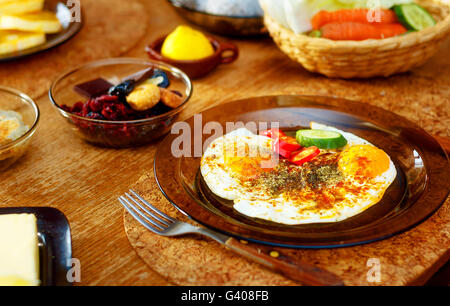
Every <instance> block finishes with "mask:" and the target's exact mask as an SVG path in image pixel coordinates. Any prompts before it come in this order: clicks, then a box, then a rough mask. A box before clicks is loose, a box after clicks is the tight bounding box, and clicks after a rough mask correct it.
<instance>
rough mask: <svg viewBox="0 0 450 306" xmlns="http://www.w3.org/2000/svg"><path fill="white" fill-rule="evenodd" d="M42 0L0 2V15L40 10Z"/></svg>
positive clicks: (42, 7) (42, 3)
mask: <svg viewBox="0 0 450 306" xmlns="http://www.w3.org/2000/svg"><path fill="white" fill-rule="evenodd" d="M43 9H44V0H11V1H1V2H0V15H3V14H24V13H29V12H37V11H42V10H43Z"/></svg>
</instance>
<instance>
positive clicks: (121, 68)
mask: <svg viewBox="0 0 450 306" xmlns="http://www.w3.org/2000/svg"><path fill="white" fill-rule="evenodd" d="M147 68H155V69H160V70H163V71H164V72H166V74H167V75H168V77H169V80H170V82H171V85H170V87H169V89H171V90H176V91H178V92H180V93H181V94H182V95H183V98H184V102H183V104H182V105H180V106H179V107H177V108H175V109H173V110H171V111H168V112H166V113H163V114H161V115H157V116H154V117H150V118H147V119H140V120H129V121H110V120H97V119H89V118H85V117H80V116H77V115H75V114H72V113H70V112H67V111H66V110H65V108H64V107H62V105H67V106H73V105H74V104H75V103H77V102H85V101H86V98H84V97H82V96H80V95H79V94H78V93H76V92H75V91H74V86H75V85H77V84H81V83H84V82H87V81H90V80H93V79H96V78H103V79H105V80H108V81H110V82H111V83H113V84H115V83H117V82H115V81H114V80H121V79H123V78H125V77H127V76H130V75H132V74H133V73H136V72H138V71H142V70H144V69H147ZM191 95H192V83H191V81H190V79H189V78H188V76H187V75H186V74H184V73H183V72H182V71H180V70H179V69H177V68H175V67H172V66H170V65H167V64H164V63H161V62H154V61H149V60H141V59H134V58H111V59H105V60H99V61H94V62H90V63H87V64H85V65H83V66H80V67H78V68H75V69H74V70H71V71H69V72H66V73H64V74H63V75H62V76H61V77H59V78H58V79H57V80H56V81H55V82H54V83H53V84H52V86H51V87H50V91H49V96H50V101H51V102H52V103H53V106H54V107H55V108H56V109H57V110H58V112H59V114H61V116H62V117H63V118H65V120H66V122H67V123H68V124H69V125H70V126H71V128H72V130H73V131H74V132H75V134H76V135H77V136H79V137H80V138H82V139H83V140H85V141H87V142H89V143H91V144H94V145H98V146H103V147H112V148H126V147H135V146H140V145H144V144H148V143H151V142H153V141H155V140H157V139H159V138H161V137H162V136H164V135H166V134H167V133H168V132H170V129H171V127H172V125H173V124H174V123H175V121H176V120H177V118H178V116H179V114H180V112H181V111H182V110H183V109H184V108H185V107H186V104H187V102H188V101H189V99H190V98H191Z"/></svg>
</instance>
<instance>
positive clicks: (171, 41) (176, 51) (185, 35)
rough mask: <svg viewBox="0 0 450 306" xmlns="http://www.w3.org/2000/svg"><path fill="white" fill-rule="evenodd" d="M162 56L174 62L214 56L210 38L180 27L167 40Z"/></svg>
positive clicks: (185, 27) (188, 28) (186, 27)
mask: <svg viewBox="0 0 450 306" xmlns="http://www.w3.org/2000/svg"><path fill="white" fill-rule="evenodd" d="M161 54H162V55H163V56H165V57H167V58H170V59H173V60H198V59H202V58H206V57H208V56H211V55H213V54H214V48H213V46H212V45H211V42H210V41H209V40H208V38H207V37H206V36H205V35H204V34H203V33H202V32H199V31H197V30H194V29H192V28H190V27H188V26H178V27H177V28H176V29H175V31H173V32H172V33H171V34H169V36H167V38H166V40H165V41H164V44H163V46H162V49H161Z"/></svg>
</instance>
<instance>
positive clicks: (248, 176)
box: [224, 143, 271, 182]
mask: <svg viewBox="0 0 450 306" xmlns="http://www.w3.org/2000/svg"><path fill="white" fill-rule="evenodd" d="M270 158H271V156H270V155H268V154H265V153H264V152H260V150H259V149H258V148H257V147H250V146H249V145H248V144H237V143H233V144H232V145H230V146H229V147H227V148H226V149H225V151H224V162H225V163H224V164H225V168H226V169H228V170H229V171H231V172H232V173H233V174H234V175H236V176H237V177H238V178H239V179H240V180H241V181H244V182H245V181H251V180H254V179H256V178H258V177H259V176H260V175H261V174H262V173H263V172H266V171H269V170H270V169H269V168H263V167H262V165H263V162H264V161H266V162H267V161H269V160H270Z"/></svg>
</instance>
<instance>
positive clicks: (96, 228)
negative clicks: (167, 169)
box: [0, 0, 450, 285]
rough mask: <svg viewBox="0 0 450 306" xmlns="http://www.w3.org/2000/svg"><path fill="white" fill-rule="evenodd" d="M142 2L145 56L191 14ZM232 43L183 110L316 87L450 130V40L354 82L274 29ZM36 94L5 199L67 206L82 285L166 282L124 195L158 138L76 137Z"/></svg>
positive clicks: (6, 177)
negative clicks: (29, 136)
mask: <svg viewBox="0 0 450 306" xmlns="http://www.w3.org/2000/svg"><path fill="white" fill-rule="evenodd" d="M143 3H144V4H145V6H146V9H147V12H148V14H149V16H150V18H149V20H150V24H149V25H148V29H147V34H146V36H145V38H144V39H143V40H142V41H141V42H140V43H139V44H138V45H137V46H135V47H134V48H133V49H132V50H131V51H129V52H128V53H127V54H124V56H133V57H141V58H146V54H145V52H144V46H145V45H146V44H148V43H150V42H151V41H152V40H154V39H155V38H156V37H158V36H160V35H161V34H164V33H167V32H169V31H171V30H172V29H173V28H174V27H175V26H176V25H177V24H180V23H185V22H184V21H183V20H182V19H180V17H178V16H177V15H176V14H175V13H174V12H173V10H171V8H170V7H169V6H168V4H167V3H166V1H164V0H153V1H145V2H144V1H143ZM100 13H101V12H100ZM221 39H222V40H228V39H225V38H221ZM233 42H234V43H236V44H237V45H238V46H239V48H240V50H241V57H240V59H239V60H238V61H237V62H236V63H234V64H232V65H229V66H222V67H220V68H219V69H218V70H217V71H215V72H214V73H212V74H211V75H209V76H207V77H205V78H203V79H201V80H197V81H195V82H194V95H193V97H192V100H191V102H190V103H189V106H188V108H187V109H186V111H184V112H183V114H182V117H183V118H187V117H189V116H191V115H192V114H194V113H196V112H199V111H201V110H203V109H205V108H209V107H211V106H214V105H217V104H220V103H223V102H226V101H230V100H234V99H239V98H245V97H251V96H262V95H272V94H281V93H284V94H316V95H330V96H338V97H343V98H350V99H354V100H359V101H363V102H367V103H371V104H374V105H380V106H381V107H384V108H385V109H388V110H391V111H395V112H397V113H399V114H400V115H403V116H405V117H408V118H409V119H411V120H413V121H416V122H418V123H419V124H421V125H422V126H423V127H424V128H425V129H426V130H427V131H429V132H431V133H434V134H437V135H440V136H444V137H449V136H450V131H449V128H448V126H450V122H449V120H450V114H449V109H450V107H449V101H450V44H449V41H448V40H447V42H446V43H445V44H444V46H443V47H442V49H441V50H440V52H439V54H437V55H436V56H435V57H433V59H432V60H430V62H428V63H427V64H426V65H425V66H423V67H421V68H418V69H415V70H414V71H413V72H412V73H406V74H402V75H399V76H394V77H391V78H388V79H383V78H376V79H371V80H350V81H349V80H337V79H336V80H333V79H327V78H325V77H322V76H319V75H314V74H311V73H308V72H307V71H305V70H304V69H302V68H301V67H299V66H298V65H297V64H296V63H294V62H292V61H290V60H289V59H288V58H287V57H286V56H285V55H284V54H283V53H281V52H280V51H279V50H278V49H277V48H276V46H275V45H274V44H273V43H272V42H271V40H270V39H269V38H265V39H258V40H257V39H249V40H234V41H233ZM65 68H70V63H68V64H67V67H65ZM30 73H32V72H30ZM0 83H1V81H0ZM37 102H38V105H39V107H40V109H41V113H42V120H41V122H40V126H39V129H38V132H37V134H36V136H35V138H34V139H33V141H32V145H31V147H30V149H29V151H28V153H27V154H26V155H25V156H24V157H23V158H22V159H21V160H20V161H19V162H18V163H16V164H15V165H14V166H13V167H12V168H10V169H9V170H8V171H6V172H4V173H1V174H0V181H1V182H2V188H1V189H0V199H1V206H51V207H56V208H58V209H60V210H61V211H62V212H64V214H65V215H66V216H67V218H68V219H69V222H70V225H71V229H72V244H73V256H74V257H75V258H78V259H79V260H80V262H81V271H82V275H81V284H82V285H166V284H167V282H166V281H165V280H164V279H162V278H161V277H160V276H159V275H158V274H156V273H155V272H153V271H151V270H150V269H149V268H148V267H147V266H146V265H145V264H144V263H143V262H142V261H141V260H140V259H139V258H138V256H137V255H136V254H135V252H134V250H133V249H132V248H131V246H130V244H129V242H128V240H127V237H126V235H125V232H124V229H123V220H122V216H123V210H122V207H121V206H120V204H119V203H118V202H117V197H118V196H119V195H120V194H122V193H123V192H125V191H126V190H127V189H128V187H129V186H130V185H132V184H133V183H135V182H136V181H137V180H138V179H139V177H140V176H141V175H142V174H143V173H144V172H145V170H146V169H149V167H151V164H152V162H153V156H154V152H155V149H156V146H157V144H153V145H149V146H145V147H140V148H133V149H122V150H115V149H106V148H98V147H94V146H92V145H89V144H87V143H84V142H83V141H81V140H79V139H78V138H75V137H74V136H73V134H72V131H71V130H70V129H69V127H68V126H67V124H66V123H65V122H64V121H63V120H62V118H60V117H59V115H58V114H57V113H56V111H55V110H54V109H53V108H52V106H51V104H50V102H49V100H48V98H47V96H42V97H41V98H39V99H37Z"/></svg>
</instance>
